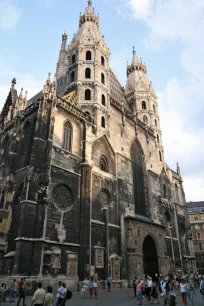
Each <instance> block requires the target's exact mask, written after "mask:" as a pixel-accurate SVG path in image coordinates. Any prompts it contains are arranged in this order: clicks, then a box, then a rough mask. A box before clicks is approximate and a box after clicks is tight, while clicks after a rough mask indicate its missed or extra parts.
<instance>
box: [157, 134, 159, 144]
mask: <svg viewBox="0 0 204 306" xmlns="http://www.w3.org/2000/svg"><path fill="white" fill-rule="evenodd" d="M157 142H158V143H159V135H158V134H157Z"/></svg>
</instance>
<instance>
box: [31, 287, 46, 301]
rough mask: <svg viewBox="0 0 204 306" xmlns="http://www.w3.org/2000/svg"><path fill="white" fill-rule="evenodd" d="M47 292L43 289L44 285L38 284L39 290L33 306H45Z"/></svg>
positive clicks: (34, 296)
mask: <svg viewBox="0 0 204 306" xmlns="http://www.w3.org/2000/svg"><path fill="white" fill-rule="evenodd" d="M45 295H46V291H45V289H43V288H42V283H41V282H38V289H37V290H36V291H35V293H34V295H33V299H32V303H31V306H33V305H35V306H43V304H44V302H45Z"/></svg>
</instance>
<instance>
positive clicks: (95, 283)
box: [93, 279, 98, 299]
mask: <svg viewBox="0 0 204 306" xmlns="http://www.w3.org/2000/svg"><path fill="white" fill-rule="evenodd" d="M93 292H94V295H95V299H97V298H98V281H97V279H95V280H94V283H93Z"/></svg>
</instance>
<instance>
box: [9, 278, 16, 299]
mask: <svg viewBox="0 0 204 306" xmlns="http://www.w3.org/2000/svg"><path fill="white" fill-rule="evenodd" d="M17 288H18V284H17V281H16V280H15V279H14V280H13V284H12V285H11V287H10V302H15V298H16V294H17Z"/></svg>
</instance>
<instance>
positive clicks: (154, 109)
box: [153, 104, 156, 113]
mask: <svg viewBox="0 0 204 306" xmlns="http://www.w3.org/2000/svg"><path fill="white" fill-rule="evenodd" d="M153 111H154V113H156V107H155V105H154V104H153Z"/></svg>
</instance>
